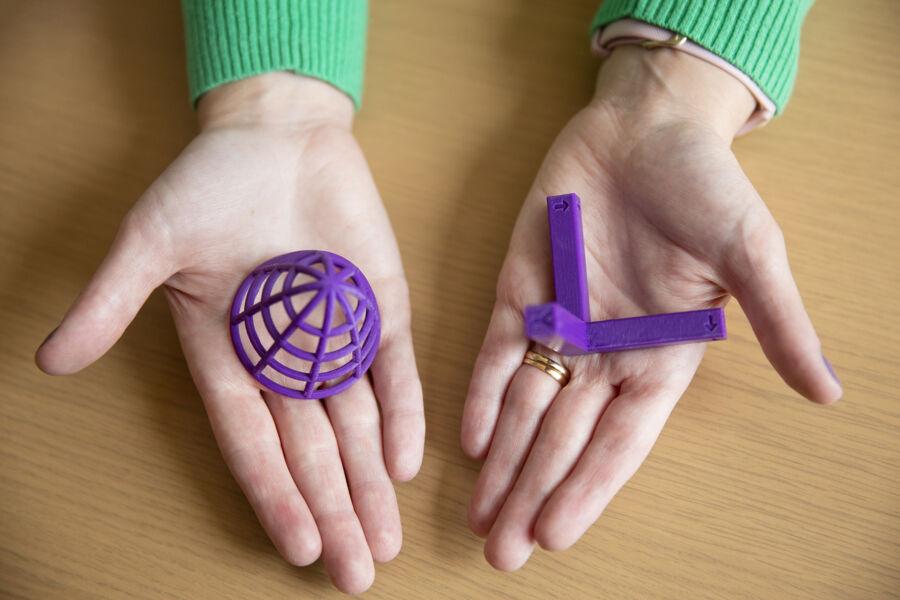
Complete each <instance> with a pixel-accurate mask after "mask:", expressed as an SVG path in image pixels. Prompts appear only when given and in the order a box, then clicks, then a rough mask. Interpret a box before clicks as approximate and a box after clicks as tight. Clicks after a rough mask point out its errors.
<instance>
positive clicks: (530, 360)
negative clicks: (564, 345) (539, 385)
mask: <svg viewBox="0 0 900 600" xmlns="http://www.w3.org/2000/svg"><path fill="white" fill-rule="evenodd" d="M522 364H524V365H530V366H532V367H535V368H537V369H540V370H541V371H543V372H544V373H546V374H547V375H549V376H550V377H552V378H553V379H555V380H556V381H557V382H559V385H561V386H563V387H565V385H566V384H567V383H569V379H570V377H571V374H570V373H569V370H568V369H567V368H565V367H564V366H563V365H561V364H560V363H558V362H556V361H555V360H553V359H552V358H550V357H549V356H544V355H543V354H541V353H540V352H535V351H534V350H529V351H528V352H526V353H525V358H524V359H523V360H522Z"/></svg>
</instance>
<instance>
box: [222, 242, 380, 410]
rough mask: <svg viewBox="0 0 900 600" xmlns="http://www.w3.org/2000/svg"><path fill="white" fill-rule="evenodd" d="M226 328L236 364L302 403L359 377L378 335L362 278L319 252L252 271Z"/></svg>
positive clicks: (294, 255) (286, 257) (369, 291)
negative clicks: (239, 362)
mask: <svg viewBox="0 0 900 600" xmlns="http://www.w3.org/2000/svg"><path fill="white" fill-rule="evenodd" d="M230 327H231V341H232V343H233V344H234V349H235V352H237V355H238V358H239V359H240V361H241V364H243V365H244V368H246V369H247V371H248V372H249V373H250V374H251V375H252V376H253V377H254V378H255V379H256V380H257V381H258V382H259V383H261V384H262V385H263V386H265V387H266V388H268V389H270V390H273V391H275V392H278V393H279V394H284V395H285V396H290V397H291V398H300V399H306V400H313V399H321V398H327V397H329V396H334V395H335V394H338V393H340V392H341V391H343V390H345V389H347V388H349V387H350V386H351V385H353V384H354V383H355V382H356V380H357V379H360V378H361V377H363V376H364V375H365V373H366V371H367V370H368V368H369V366H370V365H371V364H372V360H373V359H374V358H375V353H376V352H377V351H378V342H379V340H380V337H381V318H380V316H379V313H378V304H377V302H376V300H375V293H374V292H373V291H372V287H371V286H370V285H369V282H368V280H367V279H366V277H365V275H363V273H362V271H360V270H359V269H358V268H357V267H356V266H355V265H354V264H353V263H351V262H350V261H349V260H347V259H346V258H344V257H342V256H338V255H337V254H333V253H331V252H326V251H324V250H301V251H299V252H291V253H289V254H284V255H282V256H276V257H275V258H272V259H270V260H267V261H266V262H264V263H263V264H261V265H259V266H258V267H256V268H255V269H254V270H253V271H252V272H251V273H250V274H249V275H248V276H247V278H246V279H244V281H243V283H241V286H240V287H239V288H238V291H237V293H236V294H235V296H234V301H233V302H232V304H231V320H230Z"/></svg>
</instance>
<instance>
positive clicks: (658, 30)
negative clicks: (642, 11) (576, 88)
mask: <svg viewBox="0 0 900 600" xmlns="http://www.w3.org/2000/svg"><path fill="white" fill-rule="evenodd" d="M673 35H674V33H673V32H672V31H669V30H668V29H663V28H662V27H657V26H655V25H650V24H649V23H644V22H643V21H636V20H634V19H620V20H618V21H614V22H613V23H610V24H609V25H607V26H606V27H604V28H602V29H600V30H598V31H597V33H596V35H594V39H593V42H592V47H593V51H594V53H595V54H596V55H597V56H601V57H605V56H608V55H609V53H610V51H612V49H613V48H615V47H616V46H622V45H625V44H640V43H641V42H643V41H645V40H652V41H657V42H664V41H667V40H669V39H671V38H672V36H673ZM674 49H676V50H680V51H681V52H686V53H688V54H690V55H691V56H696V57H697V58H699V59H701V60H705V61H706V62H708V63H710V64H712V65H715V66H717V67H719V68H720V69H722V70H723V71H725V72H726V73H728V74H730V75H731V76H732V77H734V78H735V79H737V80H738V81H740V82H741V83H743V84H744V85H745V86H746V87H747V90H749V92H750V94H751V95H752V96H753V98H754V99H755V100H756V110H755V111H753V114H751V115H750V118H749V119H747V122H746V123H744V125H743V127H741V128H740V130H738V132H737V135H744V134H745V133H749V132H750V131H753V130H754V129H756V128H757V127H762V126H763V125H765V124H766V123H768V122H769V121H770V120H771V119H772V117H773V116H774V115H775V103H774V102H772V101H771V100H770V99H769V97H768V96H766V95H765V94H764V93H763V91H762V90H761V89H759V86H758V85H756V83H754V81H753V80H752V79H750V78H749V77H748V76H747V74H746V73H744V72H743V71H741V70H740V69H738V68H737V67H735V66H734V65H732V64H731V63H729V62H728V61H726V60H724V59H723V58H722V57H720V56H718V55H716V54H713V53H712V52H710V51H709V50H707V49H706V48H703V47H702V46H699V45H697V44H695V43H694V42H692V41H691V40H686V41H685V42H684V43H683V44H681V45H679V46H676V47H674Z"/></svg>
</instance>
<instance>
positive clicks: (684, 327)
mask: <svg viewBox="0 0 900 600" xmlns="http://www.w3.org/2000/svg"><path fill="white" fill-rule="evenodd" d="M547 220H548V222H549V223H550V249H551V252H552V258H553V284H554V286H555V288H556V302H550V303H548V304H539V305H534V306H527V307H525V334H526V335H527V336H528V337H529V338H530V339H532V340H534V341H536V342H539V343H541V344H543V345H545V346H547V347H548V348H552V349H553V350H556V351H557V352H559V353H560V354H565V355H574V354H593V353H597V352H618V351H621V350H634V349H636V348H651V347H654V346H667V345H670V344H685V343H688V342H708V341H713V340H723V339H725V338H726V337H727V332H726V330H725V312H724V311H723V310H722V309H721V308H711V309H705V310H692V311H688V312H678V313H664V314H659V315H647V316H643V317H630V318H627V319H609V320H606V321H593V322H590V323H588V322H587V321H588V319H589V318H590V314H591V310H590V300H589V297H588V286H587V269H586V265H585V261H584V234H583V233H582V229H581V200H580V199H579V198H578V196H576V195H575V194H564V195H561V196H548V197H547Z"/></svg>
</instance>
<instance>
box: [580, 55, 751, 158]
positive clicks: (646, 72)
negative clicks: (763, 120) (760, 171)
mask: <svg viewBox="0 0 900 600" xmlns="http://www.w3.org/2000/svg"><path fill="white" fill-rule="evenodd" d="M592 104H596V105H600V106H604V107H607V108H612V109H613V110H615V112H616V114H617V115H619V116H620V117H621V118H622V120H623V121H624V122H625V123H628V124H632V123H633V124H640V125H641V126H647V127H658V126H663V125H668V124H672V123H695V124H698V125H703V126H705V127H708V128H711V129H713V130H714V131H715V132H716V133H717V134H718V135H719V136H720V137H722V138H723V139H725V140H726V141H727V142H729V143H730V142H731V140H732V139H733V138H734V136H735V134H736V133H737V132H738V130H740V129H741V127H742V126H743V125H744V124H745V123H746V122H747V119H748V118H749V117H750V115H751V114H752V113H753V111H754V110H755V108H756V100H755V99H754V97H753V95H752V94H751V93H750V91H749V90H748V89H747V87H746V86H745V85H744V84H743V83H741V82H740V81H738V80H737V79H736V78H735V77H733V76H732V75H730V74H728V73H726V72H725V71H723V70H722V69H720V68H719V67H716V66H714V65H711V64H709V63H707V62H706V61H704V60H701V59H699V58H697V57H694V56H691V55H689V54H686V53H684V52H679V51H677V50H671V49H667V48H655V49H645V48H642V47H640V46H634V45H628V46H620V47H617V48H615V49H614V50H613V51H612V53H611V55H610V56H609V58H608V59H606V60H605V61H604V63H603V66H602V67H601V68H600V73H599V74H598V76H597V86H596V90H595V93H594V98H593V100H592Z"/></svg>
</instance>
